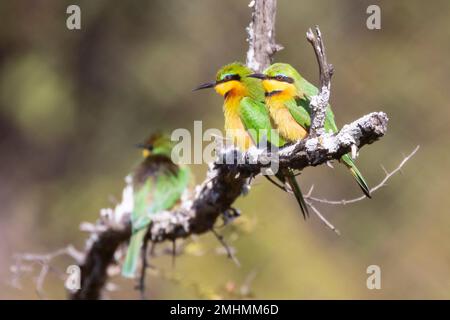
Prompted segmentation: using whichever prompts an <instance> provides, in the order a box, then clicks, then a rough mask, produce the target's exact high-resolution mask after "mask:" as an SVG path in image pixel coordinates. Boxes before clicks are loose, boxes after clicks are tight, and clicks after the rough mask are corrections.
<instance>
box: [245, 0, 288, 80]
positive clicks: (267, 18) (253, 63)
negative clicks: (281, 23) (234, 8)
mask: <svg viewBox="0 0 450 320" xmlns="http://www.w3.org/2000/svg"><path fill="white" fill-rule="evenodd" d="M249 7H251V8H253V11H252V21H251V22H250V24H249V26H248V27H247V34H248V38H247V41H248V43H249V49H248V51H247V66H248V67H249V68H251V69H253V70H254V71H256V72H262V71H263V70H264V69H265V68H267V67H268V66H269V65H270V64H271V63H272V57H273V55H274V54H275V53H277V52H278V51H280V50H282V49H283V47H282V46H281V45H279V44H276V42H275V15H276V12H277V0H251V2H250V4H249Z"/></svg>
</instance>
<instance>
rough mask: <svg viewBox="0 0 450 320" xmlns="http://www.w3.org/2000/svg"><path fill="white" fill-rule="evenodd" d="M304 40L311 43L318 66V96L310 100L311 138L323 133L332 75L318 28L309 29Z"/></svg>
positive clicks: (331, 67)
mask: <svg viewBox="0 0 450 320" xmlns="http://www.w3.org/2000/svg"><path fill="white" fill-rule="evenodd" d="M306 39H307V40H308V41H309V43H311V45H312V47H313V49H314V53H315V54H316V58H317V63H318V64H319V76H320V86H319V88H320V91H319V94H317V95H315V96H313V97H312V98H311V102H310V107H311V127H310V129H309V135H310V136H312V137H315V136H320V135H322V134H324V133H325V129H324V125H325V117H326V109H327V106H328V101H329V99H330V94H331V91H330V90H331V76H332V75H333V66H332V65H331V64H329V63H328V61H327V55H326V53H325V45H324V43H323V40H322V33H321V32H320V29H319V27H318V26H316V27H315V29H314V32H313V31H312V30H311V28H310V29H309V30H308V31H307V32H306Z"/></svg>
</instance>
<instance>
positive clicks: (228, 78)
mask: <svg viewBox="0 0 450 320" xmlns="http://www.w3.org/2000/svg"><path fill="white" fill-rule="evenodd" d="M232 80H236V81H239V80H241V77H240V76H239V75H238V74H227V75H226V76H224V77H223V78H222V79H221V80H219V81H217V83H222V82H227V81H232Z"/></svg>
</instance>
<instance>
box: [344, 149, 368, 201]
mask: <svg viewBox="0 0 450 320" xmlns="http://www.w3.org/2000/svg"><path fill="white" fill-rule="evenodd" d="M341 160H342V161H343V162H344V163H345V165H346V166H347V168H348V169H349V170H350V173H351V174H352V176H353V177H354V178H355V180H356V182H357V183H358V185H359V187H360V188H361V190H362V191H363V192H364V194H365V195H366V197H367V198H372V196H371V195H370V189H369V186H368V185H367V182H366V180H365V179H364V177H363V175H362V174H361V172H359V170H358V168H357V167H356V165H355V163H354V162H353V160H352V158H351V157H350V156H349V155H348V154H346V155H343V156H342V158H341Z"/></svg>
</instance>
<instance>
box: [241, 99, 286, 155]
mask: <svg viewBox="0 0 450 320" xmlns="http://www.w3.org/2000/svg"><path fill="white" fill-rule="evenodd" d="M240 116H241V120H242V123H243V124H244V127H245V129H246V130H248V132H249V134H250V136H251V137H252V139H253V141H255V142H256V143H259V142H261V141H263V139H264V138H265V139H267V141H268V142H270V143H272V144H273V145H275V146H277V147H281V146H282V145H284V144H285V143H286V142H285V141H284V140H283V138H281V137H280V136H279V135H278V133H277V131H275V130H272V123H271V122H270V117H269V114H268V112H267V109H266V106H265V104H264V103H262V102H259V101H256V100H254V99H252V98H250V97H244V98H242V100H241V105H240Z"/></svg>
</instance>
